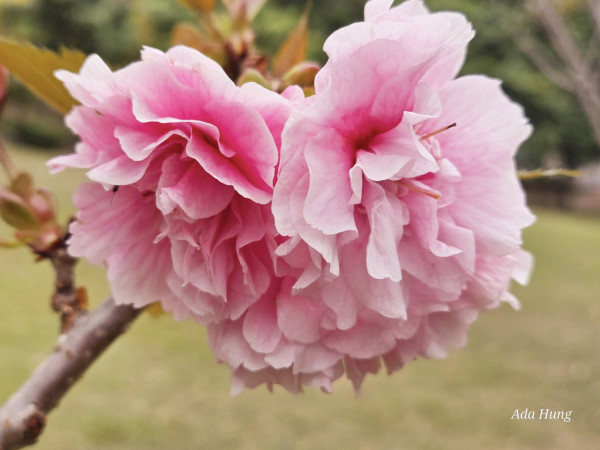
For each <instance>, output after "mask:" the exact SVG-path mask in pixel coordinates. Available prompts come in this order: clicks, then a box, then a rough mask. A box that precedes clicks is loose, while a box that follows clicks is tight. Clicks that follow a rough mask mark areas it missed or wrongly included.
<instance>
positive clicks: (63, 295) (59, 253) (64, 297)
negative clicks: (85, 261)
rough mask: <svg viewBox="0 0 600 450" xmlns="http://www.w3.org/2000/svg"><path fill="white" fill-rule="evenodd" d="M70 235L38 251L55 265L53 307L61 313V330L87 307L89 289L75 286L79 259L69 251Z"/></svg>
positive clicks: (69, 325) (68, 326)
mask: <svg viewBox="0 0 600 450" xmlns="http://www.w3.org/2000/svg"><path fill="white" fill-rule="evenodd" d="M68 237H69V236H68V235H66V236H64V237H63V239H62V240H61V241H60V242H59V243H58V244H57V245H55V246H54V247H52V248H51V249H50V250H49V251H46V252H37V253H38V255H39V256H40V258H48V259H49V260H50V262H51V263H52V267H54V271H55V273H56V281H55V283H54V287H55V290H54V294H53V295H52V309H53V310H54V311H56V312H59V313H60V314H61V316H60V323H61V327H60V331H61V332H63V333H64V332H66V331H68V329H69V328H70V327H71V325H72V324H73V321H74V320H75V318H76V317H77V316H78V315H79V314H80V313H82V312H84V311H85V308H86V307H87V291H86V290H85V288H82V287H80V288H77V287H76V286H75V272H74V270H75V265H76V264H77V259H76V258H73V257H72V256H71V255H69V253H68V251H67V244H66V242H67V240H68Z"/></svg>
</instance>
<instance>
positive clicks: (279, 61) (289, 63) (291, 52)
mask: <svg viewBox="0 0 600 450" xmlns="http://www.w3.org/2000/svg"><path fill="white" fill-rule="evenodd" d="M309 10H310V7H307V8H306V9H305V10H304V13H303V14H302V17H301V18H300V21H299V22H298V24H297V25H296V26H295V27H294V29H293V30H292V31H291V32H290V34H289V35H288V37H287V38H286V40H285V41H284V42H283V44H281V47H279V50H278V51H277V54H276V55H275V58H274V59H273V74H274V75H275V76H276V77H281V76H282V75H283V74H285V73H286V72H287V71H288V70H290V69H291V68H292V67H294V66H295V65H296V64H298V63H299V62H302V61H304V60H305V59H306V48H307V45H308V30H307V25H308V13H309Z"/></svg>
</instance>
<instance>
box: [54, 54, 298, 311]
mask: <svg viewBox="0 0 600 450" xmlns="http://www.w3.org/2000/svg"><path fill="white" fill-rule="evenodd" d="M57 76H58V77H59V78H60V79H61V80H62V81H63V82H64V83H65V85H66V87H67V88H68V89H69V91H70V92H71V94H72V95H73V96H74V97H75V98H76V99H77V100H79V101H80V102H81V104H82V106H79V107H77V108H75V109H74V110H73V111H72V112H71V113H70V114H69V115H68V117H67V124H68V125H69V127H70V128H71V129H72V130H73V131H74V132H75V133H76V134H78V135H79V137H80V138H81V142H80V143H79V144H78V145H77V147H76V153H75V154H72V155H67V156H62V157H58V158H55V159H54V160H53V161H51V163H50V165H51V167H52V168H53V169H54V170H60V169H62V168H64V167H81V168H86V169H89V171H88V176H89V178H90V179H91V180H92V181H94V182H96V184H91V185H85V186H83V187H81V188H80V189H79V191H78V192H77V194H76V197H75V204H76V206H77V207H78V208H79V210H80V211H79V214H78V221H77V222H75V223H74V224H73V226H72V227H71V232H72V234H73V237H72V238H71V240H70V251H71V253H72V254H74V255H75V256H83V257H86V258H88V259H89V260H90V261H92V262H94V263H97V264H105V265H106V266H107V268H108V278H109V281H110V286H111V289H112V291H113V295H114V297H115V300H116V301H117V302H119V303H132V304H134V305H136V306H143V305H146V304H148V303H151V302H154V301H156V300H161V301H162V303H163V306H164V307H165V309H167V310H170V311H173V313H174V315H175V317H176V318H178V319H183V318H188V317H193V318H194V319H196V320H198V321H199V322H211V321H215V320H221V319H223V318H229V317H231V318H237V317H239V316H240V315H242V314H243V313H244V312H245V310H246V309H247V307H248V306H249V305H251V304H252V303H254V302H256V301H257V300H258V299H259V298H260V297H261V296H262V294H263V293H264V292H265V291H266V289H267V288H268V287H269V285H270V283H271V279H272V278H273V277H274V266H273V258H274V248H275V246H276V243H275V237H276V235H277V233H276V231H275V227H274V223H273V217H272V214H271V211H270V201H271V197H272V192H273V183H274V177H275V170H276V166H277V163H278V159H279V151H278V148H279V146H280V143H281V132H282V129H283V126H284V124H285V122H286V120H287V118H288V115H289V112H290V109H291V103H290V101H288V100H287V99H286V97H284V96H280V95H278V94H275V93H273V92H271V91H267V90H266V89H264V88H262V87H260V86H258V85H256V84H246V85H244V86H243V87H237V86H236V85H235V84H234V83H233V82H232V81H231V80H230V79H229V78H228V77H227V76H226V74H225V72H224V71H223V70H222V68H221V67H220V66H219V65H217V64H216V63H215V62H213V61H212V60H210V59H209V58H207V57H205V56H204V55H202V54H200V53H199V52H197V51H195V50H192V49H189V48H185V47H174V48H172V49H171V50H169V51H168V52H166V53H162V52H160V51H158V50H154V49H150V48H146V49H144V51H143V52H142V60H141V61H139V62H136V63H134V64H131V65H129V66H127V67H125V68H123V69H121V70H118V71H116V72H112V71H111V70H110V69H109V68H108V67H107V66H106V65H105V64H104V63H103V62H102V60H101V59H100V58H99V57H98V56H90V57H89V58H88V59H87V61H86V62H85V64H84V65H83V67H82V69H81V71H80V73H79V74H73V73H69V72H65V71H59V72H58V73H57ZM289 95H290V97H293V96H294V95H297V94H295V93H294V92H293V90H292V91H291V92H289Z"/></svg>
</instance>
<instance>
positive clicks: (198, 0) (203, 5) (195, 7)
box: [178, 0, 217, 14]
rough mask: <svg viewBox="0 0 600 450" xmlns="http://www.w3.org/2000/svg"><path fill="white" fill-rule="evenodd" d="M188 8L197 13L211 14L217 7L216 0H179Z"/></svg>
mask: <svg viewBox="0 0 600 450" xmlns="http://www.w3.org/2000/svg"><path fill="white" fill-rule="evenodd" d="M178 1H179V3H181V4H182V5H183V6H185V7H186V8H188V9H190V10H192V11H193V12H195V13H199V12H200V13H204V14H210V13H211V12H213V11H214V9H215V4H216V3H217V2H216V0H178Z"/></svg>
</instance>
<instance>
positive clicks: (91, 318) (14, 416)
mask: <svg viewBox="0 0 600 450" xmlns="http://www.w3.org/2000/svg"><path fill="white" fill-rule="evenodd" d="M140 311H141V310H139V309H134V308H133V307H132V306H128V305H116V304H115V302H114V301H113V300H112V299H108V300H107V301H106V302H104V304H102V305H101V306H99V307H98V308H97V309H96V310H94V311H93V312H91V313H89V314H81V315H79V316H77V317H76V318H75V320H74V323H73V326H72V327H71V328H70V329H69V331H68V332H66V333H65V334H62V335H61V336H60V337H59V338H58V343H57V345H56V348H55V349H54V352H53V353H52V354H51V355H50V356H48V357H47V358H46V360H45V361H43V362H42V363H41V364H40V365H39V366H38V368H37V369H36V370H35V372H34V373H33V374H32V375H31V377H30V378H29V380H27V381H26V382H25V384H23V386H21V388H20V389H19V390H18V391H17V392H15V393H14V394H13V396H12V397H11V398H10V399H9V400H8V401H7V402H6V403H5V404H4V405H3V406H2V407H1V408H0V450H13V449H18V448H22V447H25V446H27V445H31V444H33V443H35V442H36V441H37V439H38V437H39V435H40V434H41V433H42V431H43V430H44V425H45V423H46V415H47V414H48V413H49V412H50V411H51V410H52V409H54V408H55V407H56V406H57V405H58V403H59V402H60V400H61V399H62V397H63V396H64V395H65V394H66V393H67V391H68V390H69V389H70V388H71V386H72V385H73V384H74V383H75V382H76V381H77V380H79V378H81V376H82V375H83V374H84V373H85V371H86V370H87V369H88V367H90V365H91V364H92V363H93V362H94V361H95V360H96V359H97V358H98V357H99V356H100V355H101V354H102V352H104V350H106V348H107V347H108V346H109V345H110V344H111V343H112V342H113V341H114V340H115V339H117V338H118V337H119V336H120V335H121V334H122V333H123V332H125V331H126V330H127V328H128V326H129V324H130V323H131V322H133V320H134V319H135V318H136V317H137V316H138V315H139V313H140Z"/></svg>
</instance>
